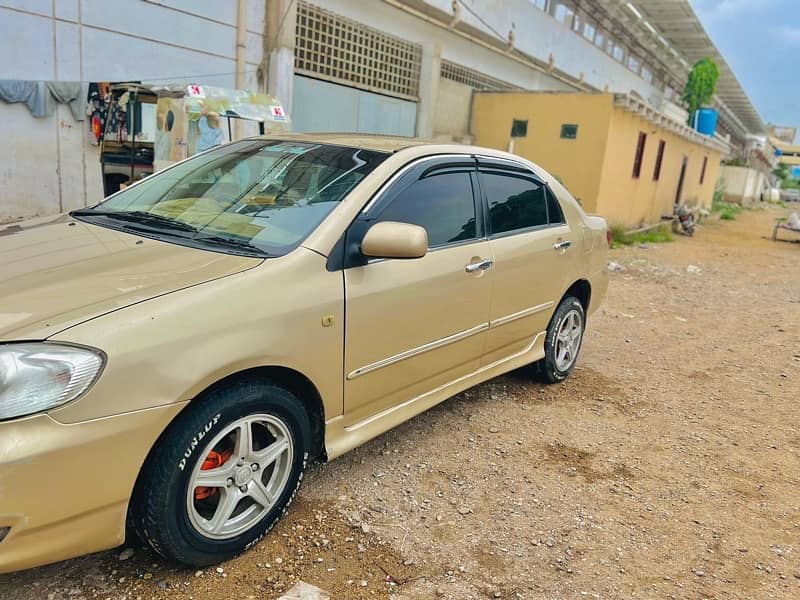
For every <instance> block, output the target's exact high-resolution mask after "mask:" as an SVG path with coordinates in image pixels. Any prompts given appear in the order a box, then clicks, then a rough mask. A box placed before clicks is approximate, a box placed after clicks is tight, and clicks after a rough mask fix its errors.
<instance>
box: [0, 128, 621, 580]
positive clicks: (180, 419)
mask: <svg viewBox="0 0 800 600" xmlns="http://www.w3.org/2000/svg"><path fill="white" fill-rule="evenodd" d="M606 236H607V227H606V223H605V221H604V220H603V219H601V218H599V217H591V216H587V215H586V214H584V212H583V210H581V208H580V206H579V205H578V203H577V202H576V201H575V200H574V199H573V198H572V197H571V196H570V194H569V193H568V192H567V191H566V190H565V189H564V188H563V187H562V186H561V185H560V184H559V183H558V181H556V180H555V179H554V178H553V177H552V176H550V175H548V174H547V173H546V172H544V171H543V170H542V169H541V168H539V167H537V166H536V165H534V164H531V163H529V162H527V161H525V160H523V159H521V158H519V157H517V156H513V155H510V154H506V153H504V152H499V151H495V150H489V149H485V148H477V147H469V146H457V145H425V144H415V143H414V142H413V141H411V140H408V139H393V138H382V137H368V136H362V137H352V136H351V137H347V136H342V135H339V136H334V135H327V136H315V137H304V136H287V137H284V138H281V139H265V138H256V139H248V140H243V141H240V142H235V143H232V144H228V145H226V146H222V147H219V148H217V149H214V150H211V151H208V152H205V153H203V154H200V155H198V156H195V157H193V158H191V159H189V160H186V161H184V162H181V163H178V164H177V165H175V166H173V167H171V168H169V169H167V170H165V171H163V172H161V173H159V174H156V175H154V176H151V177H148V178H147V179H144V180H143V181H141V182H139V183H136V184H135V185H132V186H130V187H129V188H127V189H125V190H122V191H120V192H118V193H117V194H114V195H113V196H111V197H109V198H108V199H106V200H105V201H104V202H102V203H100V204H98V205H96V206H93V207H91V208H86V209H81V210H76V211H73V212H72V213H70V214H69V215H62V216H59V217H57V218H51V219H49V220H47V219H40V220H35V221H29V222H27V223H23V224H21V225H13V226H8V227H6V228H5V229H3V230H0V272H1V273H2V281H0V572H8V571H12V570H16V569H22V568H27V567H31V566H34V565H39V564H43V563H47V562H52V561H57V560H61V559H64V558H68V557H72V556H76V555H79V554H83V553H87V552H93V551H97V550H102V549H106V548H111V547H114V546H116V545H118V544H120V543H122V542H123V541H124V539H125V533H126V531H135V532H137V533H138V535H139V536H140V537H141V539H142V540H144V541H146V542H147V543H149V545H150V546H152V547H153V548H154V549H155V550H156V551H157V552H158V553H159V554H161V555H163V556H165V557H167V558H169V559H173V560H176V561H180V562H182V563H186V564H191V565H208V564H212V563H216V562H219V561H222V560H225V559H227V558H229V557H232V556H234V555H236V554H237V553H240V552H242V551H243V550H245V549H247V548H248V547H249V546H251V545H253V544H254V543H256V542H257V541H258V540H259V539H260V538H261V537H262V536H263V535H264V534H265V533H266V532H267V531H269V529H270V528H271V527H272V526H273V525H274V524H275V522H276V521H277V520H278V519H279V518H280V516H281V515H282V514H283V513H284V512H285V511H286V508H287V506H288V505H289V503H290V502H291V501H292V499H293V498H294V496H295V494H296V493H297V489H298V486H299V485H300V481H301V479H302V475H303V470H304V468H305V466H306V464H307V462H308V461H309V460H310V459H312V458H321V459H323V460H331V459H333V458H336V457H337V456H340V455H341V454H343V453H345V452H347V451H348V450H350V449H352V448H354V447H356V446H358V445H359V444H363V443H364V442H366V441H367V440H369V439H371V438H373V437H375V436H377V435H379V434H381V433H382V432H385V431H386V430H388V429H390V428H392V427H394V426H396V425H398V424H399V423H402V422H403V421H406V420H407V419H409V418H411V417H413V416H414V415H417V414H419V413H421V412H422V411H424V410H426V409H428V408H430V407H432V406H434V405H435V404H437V403H439V402H441V401H443V400H445V399H446V398H448V397H450V396H452V395H454V394H456V393H457V392H460V391H462V390H464V389H466V388H468V387H470V386H473V385H475V384H477V383H480V382H482V381H485V380H487V379H489V378H492V377H495V376H497V375H499V374H501V373H504V372H506V371H510V370H512V369H516V368H518V367H521V366H523V365H528V364H532V365H533V367H532V369H531V373H532V374H534V375H536V376H538V377H539V378H540V379H542V380H543V381H546V382H551V383H554V382H558V381H561V380H563V379H564V378H565V377H567V376H568V375H569V373H570V371H571V370H572V368H573V367H574V365H575V361H576V359H577V356H578V352H579V350H580V347H581V341H582V339H583V333H584V328H585V325H586V317H587V315H588V314H589V313H591V312H592V311H593V310H594V309H596V308H597V306H598V304H599V303H600V300H601V298H602V296H603V294H604V293H605V290H606V286H607V275H606V271H605V265H606V252H607V237H606Z"/></svg>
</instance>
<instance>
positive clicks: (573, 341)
mask: <svg viewBox="0 0 800 600" xmlns="http://www.w3.org/2000/svg"><path fill="white" fill-rule="evenodd" d="M585 327H586V312H585V310H584V308H583V304H581V301H580V300H578V299H577V298H575V297H574V296H566V297H565V298H564V299H563V300H562V301H561V304H559V305H558V308H556V311H555V313H553V318H552V319H551V320H550V325H549V326H548V328H547V335H546V337H545V341H544V358H543V359H541V360H539V361H537V362H535V363H534V365H533V368H534V373H535V375H536V378H537V379H539V380H540V381H542V382H544V383H558V382H560V381H564V379H566V378H567V376H568V375H569V374H570V372H572V369H573V368H574V367H575V361H576V360H577V359H578V353H579V352H580V350H581V343H582V342H583V331H584V329H585Z"/></svg>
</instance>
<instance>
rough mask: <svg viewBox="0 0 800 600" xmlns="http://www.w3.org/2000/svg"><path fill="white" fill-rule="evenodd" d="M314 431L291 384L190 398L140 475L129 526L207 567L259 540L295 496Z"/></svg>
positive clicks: (243, 386) (157, 546)
mask: <svg viewBox="0 0 800 600" xmlns="http://www.w3.org/2000/svg"><path fill="white" fill-rule="evenodd" d="M310 440H311V433H310V425H309V421H308V416H307V415H306V413H305V411H304V409H303V407H302V405H301V404H300V402H299V401H298V400H297V398H295V396H294V395H293V394H291V393H290V392H288V391H287V390H285V389H283V388H280V387H277V386H275V385H272V384H269V383H263V382H259V381H241V382H236V383H232V384H231V385H230V386H228V387H225V388H223V389H219V390H217V391H215V392H212V393H210V394H208V395H207V396H205V397H203V398H199V399H198V400H196V401H195V402H194V403H192V404H191V405H190V406H189V407H188V408H187V409H186V410H185V411H184V412H183V413H181V415H180V416H179V417H178V418H177V419H176V421H175V422H174V423H173V424H172V425H170V427H169V428H168V429H167V430H166V431H165V433H164V434H163V435H162V437H161V439H160V440H159V442H158V443H157V444H156V446H155V447H154V448H153V450H152V451H151V453H150V456H149V457H148V460H147V462H146V464H145V467H144V469H143V471H142V473H141V475H140V477H139V480H138V482H137V485H136V490H135V493H134V496H133V499H132V502H131V517H132V518H131V524H132V526H133V528H134V529H135V530H136V532H137V533H138V535H139V537H141V539H142V540H144V541H146V542H147V543H148V544H149V545H150V546H152V548H153V549H154V550H156V552H158V553H159V554H161V555H162V556H164V557H165V558H169V559H172V560H176V561H178V562H181V563H185V564H189V565H194V566H205V565H209V564H214V563H218V562H220V561H223V560H226V559H228V558H232V557H233V556H235V555H237V554H239V553H240V552H242V551H244V550H246V549H247V548H249V547H250V546H252V545H253V544H255V543H256V542H257V541H258V540H259V539H261V537H263V536H264V534H265V533H266V532H268V531H269V530H270V529H271V528H272V527H273V525H274V524H275V523H276V522H277V520H278V519H279V518H280V517H281V516H282V515H283V513H284V512H285V511H286V508H287V507H288V505H289V503H290V502H291V501H292V500H293V498H294V496H295V494H296V493H297V489H298V488H299V486H300V481H301V480H302V477H303V471H304V469H305V466H306V462H307V460H308V448H309V446H310Z"/></svg>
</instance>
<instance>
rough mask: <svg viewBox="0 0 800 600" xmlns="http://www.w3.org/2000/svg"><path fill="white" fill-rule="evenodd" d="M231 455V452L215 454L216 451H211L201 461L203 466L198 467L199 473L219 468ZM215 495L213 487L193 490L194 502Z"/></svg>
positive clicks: (215, 490) (215, 489)
mask: <svg viewBox="0 0 800 600" xmlns="http://www.w3.org/2000/svg"><path fill="white" fill-rule="evenodd" d="M232 454H233V450H224V451H222V452H217V451H216V450H212V451H211V452H209V453H208V456H206V459H205V460H204V461H203V466H202V467H200V470H201V471H210V470H211V469H216V468H217V467H221V466H222V465H224V464H225V463H226V462H227V461H228V459H229V458H230V457H231V455H232ZM216 493H217V488H215V487H197V488H195V489H194V499H195V500H205V499H206V498H210V497H211V496H213V495H214V494H216Z"/></svg>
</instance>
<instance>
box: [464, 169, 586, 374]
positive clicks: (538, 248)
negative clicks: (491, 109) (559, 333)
mask: <svg viewBox="0 0 800 600" xmlns="http://www.w3.org/2000/svg"><path fill="white" fill-rule="evenodd" d="M478 180H479V184H480V189H481V193H482V196H483V199H484V210H485V212H486V214H485V220H486V230H487V235H488V238H489V244H490V245H491V249H492V255H493V258H494V278H493V287H492V300H491V307H490V310H489V320H490V329H489V332H488V334H487V339H486V351H485V355H484V359H483V364H484V365H485V364H491V363H493V362H495V361H498V360H502V359H505V358H508V357H509V356H512V355H514V354H517V353H521V352H525V351H527V350H529V349H530V347H531V346H532V344H533V342H534V340H535V338H536V336H537V335H538V334H540V333H541V332H543V331H545V330H546V329H547V325H548V323H549V321H550V317H551V316H552V314H553V311H554V310H555V307H556V304H557V303H558V302H559V300H560V298H561V295H562V294H563V293H564V290H565V289H566V287H567V285H568V283H567V280H568V278H569V273H570V272H571V268H570V261H571V259H572V255H573V254H574V252H575V250H576V248H575V247H573V244H574V243H575V242H576V240H574V239H573V236H572V232H571V231H570V227H569V225H568V224H567V223H566V220H565V218H564V214H563V211H562V210H561V208H560V206H559V204H558V200H557V199H556V197H555V195H553V194H552V192H551V191H550V190H549V189H548V187H547V185H546V184H545V183H544V182H543V181H542V180H541V179H540V178H539V177H537V176H536V174H534V173H533V172H532V171H531V170H529V169H527V168H526V167H525V166H524V165H522V164H519V163H515V162H512V161H505V160H500V159H491V158H479V159H478Z"/></svg>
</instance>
